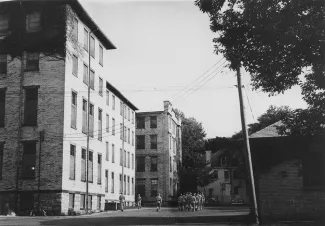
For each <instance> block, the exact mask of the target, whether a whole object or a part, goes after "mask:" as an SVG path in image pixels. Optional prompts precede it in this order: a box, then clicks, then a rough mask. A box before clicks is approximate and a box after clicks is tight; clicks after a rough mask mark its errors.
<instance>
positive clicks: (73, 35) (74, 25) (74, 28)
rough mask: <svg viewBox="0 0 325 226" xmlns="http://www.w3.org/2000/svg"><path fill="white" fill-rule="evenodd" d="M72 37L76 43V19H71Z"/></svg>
mask: <svg viewBox="0 0 325 226" xmlns="http://www.w3.org/2000/svg"><path fill="white" fill-rule="evenodd" d="M72 37H73V38H74V40H76V41H78V20H77V19H76V18H73V24H72Z"/></svg>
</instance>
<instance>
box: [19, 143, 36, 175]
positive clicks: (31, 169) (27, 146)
mask: <svg viewBox="0 0 325 226" xmlns="http://www.w3.org/2000/svg"><path fill="white" fill-rule="evenodd" d="M23 146H24V155H23V163H22V165H23V166H22V172H21V173H22V178H33V179H34V178H35V165H36V141H26V142H24V143H23Z"/></svg>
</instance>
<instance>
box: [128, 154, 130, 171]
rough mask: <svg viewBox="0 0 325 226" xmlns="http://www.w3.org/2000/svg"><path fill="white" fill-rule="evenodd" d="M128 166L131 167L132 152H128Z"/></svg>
mask: <svg viewBox="0 0 325 226" xmlns="http://www.w3.org/2000/svg"><path fill="white" fill-rule="evenodd" d="M128 168H129V169H130V152H128Z"/></svg>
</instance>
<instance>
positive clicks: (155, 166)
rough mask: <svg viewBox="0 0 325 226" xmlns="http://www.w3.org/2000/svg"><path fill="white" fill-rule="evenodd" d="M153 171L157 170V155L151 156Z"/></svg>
mask: <svg viewBox="0 0 325 226" xmlns="http://www.w3.org/2000/svg"><path fill="white" fill-rule="evenodd" d="M151 171H157V157H151Z"/></svg>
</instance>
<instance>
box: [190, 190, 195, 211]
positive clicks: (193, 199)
mask: <svg viewBox="0 0 325 226" xmlns="http://www.w3.org/2000/svg"><path fill="white" fill-rule="evenodd" d="M195 195H196V194H195V193H194V194H193V195H192V196H191V199H190V200H191V208H192V207H193V210H192V211H193V212H194V211H195V205H196V196H195Z"/></svg>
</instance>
